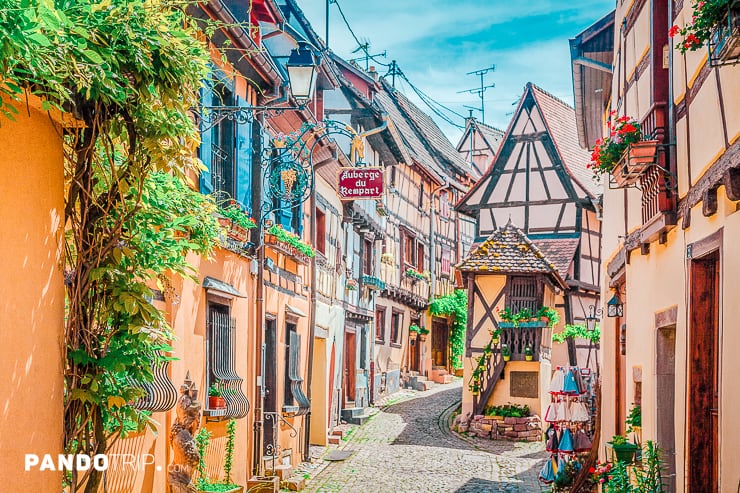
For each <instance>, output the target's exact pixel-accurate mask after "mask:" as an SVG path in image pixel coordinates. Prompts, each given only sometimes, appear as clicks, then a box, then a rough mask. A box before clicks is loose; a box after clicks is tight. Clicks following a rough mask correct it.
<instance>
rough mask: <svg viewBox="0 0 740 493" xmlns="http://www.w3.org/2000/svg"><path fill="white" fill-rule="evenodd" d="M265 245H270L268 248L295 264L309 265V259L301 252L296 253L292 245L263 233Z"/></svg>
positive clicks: (296, 250)
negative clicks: (292, 260)
mask: <svg viewBox="0 0 740 493" xmlns="http://www.w3.org/2000/svg"><path fill="white" fill-rule="evenodd" d="M265 244H266V245H270V248H272V249H273V250H275V251H278V252H280V253H282V254H284V255H287V256H288V257H292V258H293V259H295V260H296V261H297V262H300V263H302V264H305V265H308V264H310V263H311V258H310V257H309V256H308V255H306V254H304V253H303V252H300V251H298V249H297V248H296V247H294V246H293V245H289V244H288V243H286V242H284V241H280V240H279V239H278V237H277V236H275V235H272V234H269V233H265Z"/></svg>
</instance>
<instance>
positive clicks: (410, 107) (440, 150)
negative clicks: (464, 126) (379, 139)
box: [374, 80, 480, 180]
mask: <svg viewBox="0 0 740 493" xmlns="http://www.w3.org/2000/svg"><path fill="white" fill-rule="evenodd" d="M374 100H375V102H376V103H377V104H378V105H379V106H380V107H381V108H382V109H383V110H384V111H386V112H387V113H388V115H389V116H390V119H391V120H392V121H393V122H394V123H395V125H396V127H397V129H398V131H399V133H400V135H401V138H402V139H403V142H404V144H405V146H406V147H407V149H408V151H409V154H410V155H411V157H412V158H414V159H415V160H416V161H417V163H418V164H420V165H422V166H425V167H428V168H430V169H431V170H432V171H433V172H434V174H436V175H437V176H438V177H439V178H442V177H454V175H455V174H459V175H463V176H466V177H470V178H472V179H473V180H477V179H479V178H480V176H479V175H478V173H477V172H476V171H475V170H473V168H472V167H471V166H470V165H469V164H468V163H467V162H465V160H464V159H463V158H462V157H461V156H460V154H459V153H458V152H457V150H456V149H455V148H454V147H453V146H452V143H451V142H450V141H449V140H448V139H447V137H445V135H444V133H442V130H440V128H439V127H438V126H437V124H436V123H434V121H433V120H432V119H431V117H429V115H427V114H426V113H424V112H423V111H421V110H420V109H419V108H418V107H417V106H416V105H415V104H414V103H412V102H411V101H410V100H409V99H408V98H407V97H406V96H404V95H403V94H401V93H400V92H399V91H397V90H396V89H395V88H393V87H391V86H390V85H389V84H388V83H387V82H386V81H385V80H381V82H380V91H379V92H378V93H377V94H376V95H375V98H374Z"/></svg>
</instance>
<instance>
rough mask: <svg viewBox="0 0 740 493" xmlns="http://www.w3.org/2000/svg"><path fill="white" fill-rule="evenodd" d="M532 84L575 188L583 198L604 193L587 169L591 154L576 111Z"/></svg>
mask: <svg viewBox="0 0 740 493" xmlns="http://www.w3.org/2000/svg"><path fill="white" fill-rule="evenodd" d="M529 85H530V87H531V88H532V94H533V95H534V97H535V99H536V100H537V104H538V105H539V107H540V110H541V111H542V116H543V118H544V119H545V123H546V124H547V128H548V129H549V130H550V135H551V136H552V140H553V141H554V142H555V147H556V148H557V149H558V153H559V154H560V158H561V159H562V160H563V163H564V164H565V169H566V170H567V171H568V174H570V176H571V178H573V180H574V181H575V182H576V184H577V185H580V187H576V188H577V189H578V191H579V195H581V196H582V198H586V195H587V194H588V196H590V197H591V198H595V197H597V196H599V195H601V194H602V193H603V192H602V190H601V187H600V186H599V185H596V184H595V183H594V180H593V173H592V172H591V171H589V170H588V168H586V165H587V164H588V163H590V162H591V154H590V153H589V152H588V151H587V150H586V149H583V148H582V147H581V146H580V144H579V142H578V131H577V127H576V112H575V110H574V109H573V108H572V107H571V106H569V105H568V104H566V103H565V102H563V101H561V100H560V99H558V98H556V97H555V96H553V95H552V94H550V93H548V92H547V91H545V90H544V89H541V88H539V87H537V86H536V85H534V84H532V83H531V82H530V83H529Z"/></svg>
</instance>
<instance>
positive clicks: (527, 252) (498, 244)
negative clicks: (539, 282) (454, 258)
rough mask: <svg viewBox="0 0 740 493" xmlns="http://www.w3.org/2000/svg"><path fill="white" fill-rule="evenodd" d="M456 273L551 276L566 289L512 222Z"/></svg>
mask: <svg viewBox="0 0 740 493" xmlns="http://www.w3.org/2000/svg"><path fill="white" fill-rule="evenodd" d="M457 269H458V270H460V271H462V272H479V273H492V274H493V273H500V274H549V275H551V276H552V277H553V278H555V279H556V280H557V281H558V282H559V283H560V284H561V285H563V286H565V284H564V282H563V280H562V278H561V276H560V274H559V273H558V270H557V266H556V265H555V264H554V263H553V262H552V261H550V259H549V258H547V256H545V254H544V253H543V252H542V250H540V248H539V247H538V246H537V245H536V244H535V243H533V242H532V240H530V239H529V238H528V237H527V235H525V234H524V233H523V232H522V230H521V229H519V228H517V227H516V226H514V224H513V223H512V222H511V221H509V222H508V223H507V224H506V226H504V227H503V228H500V229H498V230H496V231H495V232H494V233H493V234H492V235H491V236H489V237H488V239H487V240H486V241H484V242H483V243H481V244H480V245H478V246H477V247H476V248H474V249H473V250H471V251H470V253H469V254H468V256H467V257H466V258H465V260H463V261H462V262H461V263H460V264H459V265H458V266H457Z"/></svg>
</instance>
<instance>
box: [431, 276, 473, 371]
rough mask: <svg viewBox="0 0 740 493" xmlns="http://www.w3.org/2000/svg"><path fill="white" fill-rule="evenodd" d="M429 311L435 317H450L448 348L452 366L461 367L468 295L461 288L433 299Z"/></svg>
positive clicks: (466, 322)
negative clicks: (450, 328) (450, 326)
mask: <svg viewBox="0 0 740 493" xmlns="http://www.w3.org/2000/svg"><path fill="white" fill-rule="evenodd" d="M429 313H430V314H431V315H432V316H435V317H452V320H451V322H452V330H451V332H450V350H451V353H452V367H453V368H455V369H460V368H462V367H463V354H464V353H465V330H466V328H467V325H468V295H467V293H466V292H465V291H464V290H462V289H456V290H455V291H454V292H453V293H451V294H448V295H445V296H442V297H440V298H436V299H434V300H433V301H432V302H431V303H430V304H429Z"/></svg>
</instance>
